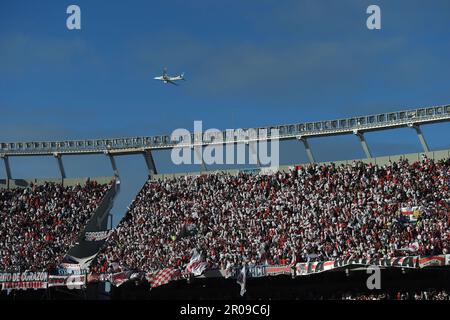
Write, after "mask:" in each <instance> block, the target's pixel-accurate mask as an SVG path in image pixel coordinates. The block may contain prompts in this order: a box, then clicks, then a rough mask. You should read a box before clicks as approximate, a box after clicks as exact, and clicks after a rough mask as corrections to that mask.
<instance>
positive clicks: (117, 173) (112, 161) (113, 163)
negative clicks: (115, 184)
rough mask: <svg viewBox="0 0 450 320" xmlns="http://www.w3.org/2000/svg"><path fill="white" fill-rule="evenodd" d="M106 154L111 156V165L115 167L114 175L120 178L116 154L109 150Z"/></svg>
mask: <svg viewBox="0 0 450 320" xmlns="http://www.w3.org/2000/svg"><path fill="white" fill-rule="evenodd" d="M105 154H106V155H107V156H108V157H109V161H111V167H112V169H113V172H114V176H115V177H116V178H119V170H118V169H117V165H116V159H114V156H113V155H112V154H111V153H109V152H105Z"/></svg>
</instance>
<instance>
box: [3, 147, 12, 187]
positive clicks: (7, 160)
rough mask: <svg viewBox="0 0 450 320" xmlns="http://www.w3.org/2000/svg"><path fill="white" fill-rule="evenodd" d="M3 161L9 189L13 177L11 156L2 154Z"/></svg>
mask: <svg viewBox="0 0 450 320" xmlns="http://www.w3.org/2000/svg"><path fill="white" fill-rule="evenodd" d="M2 159H3V163H4V164H5V174H6V187H7V188H8V189H9V180H11V179H12V176H11V167H10V166H9V158H8V156H7V155H4V154H2Z"/></svg>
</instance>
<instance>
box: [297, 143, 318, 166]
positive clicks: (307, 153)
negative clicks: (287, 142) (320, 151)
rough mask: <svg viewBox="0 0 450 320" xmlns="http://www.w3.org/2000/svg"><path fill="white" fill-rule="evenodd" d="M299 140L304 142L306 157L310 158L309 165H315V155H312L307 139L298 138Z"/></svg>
mask: <svg viewBox="0 0 450 320" xmlns="http://www.w3.org/2000/svg"><path fill="white" fill-rule="evenodd" d="M297 139H298V140H299V141H301V142H303V145H304V146H305V150H306V155H307V156H308V160H309V163H315V162H316V160H315V159H314V155H313V153H312V150H311V147H310V145H309V142H308V140H307V139H306V137H298V138H297Z"/></svg>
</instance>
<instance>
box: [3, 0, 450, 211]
mask: <svg viewBox="0 0 450 320" xmlns="http://www.w3.org/2000/svg"><path fill="white" fill-rule="evenodd" d="M70 4H77V5H79V6H80V8H81V20H82V22H81V23H82V30H75V31H69V30H68V29H67V28H66V18H67V14H66V8H67V6H68V5H70ZM370 4H377V5H379V6H380V7H381V11H382V29H381V30H379V31H369V30H368V29H367V28H366V19H367V16H368V15H367V14H366V8H367V7H368V6H369V5H370ZM449 27H450V2H449V1H448V0H433V1H427V2H425V1H413V0H408V1H397V0H396V1H375V0H372V1H365V0H342V1H318V0H307V1H300V0H296V1H274V0H272V1H268V0H245V1H242V0H241V1H237V0H231V1H230V0H228V1H206V0H205V1H203V0H202V1H200V0H198V1H181V0H179V1H174V0H173V1H170V0H164V1H156V0H155V1H153V0H152V1H114V2H112V1H100V0H95V1H79V0H77V1H70V2H69V1H61V0H58V1H23V0H15V1H10V0H0V121H1V126H0V137H1V138H0V140H1V141H15V140H55V139H56V140H58V139H69V138H70V139H76V138H96V137H120V136H134V135H152V134H166V133H171V132H172V130H173V129H175V128H180V127H182V128H188V129H192V128H193V121H194V120H202V121H203V122H204V127H205V128H219V129H226V128H237V127H252V126H262V125H269V124H277V123H295V122H304V121H311V120H324V119H333V118H339V117H347V116H353V115H365V114H370V113H378V112H383V111H391V110H398V109H403V108H414V107H421V106H429V105H438V104H447V103H450V90H449V82H450V81H449V77H448V75H449V74H450V59H448V57H449V56H450V28H449ZM163 67H168V68H169V71H170V72H172V73H179V72H183V71H184V72H186V78H187V79H188V81H186V82H185V83H182V85H181V86H178V87H174V86H167V85H166V86H165V85H163V84H161V83H158V82H156V81H154V80H152V78H153V77H154V76H156V75H158V74H159V73H161V70H162V68H163ZM449 129H450V124H448V123H445V124H439V125H434V126H426V127H424V128H423V131H424V134H425V135H426V138H427V139H428V142H429V144H430V146H431V148H432V149H435V150H437V149H443V148H448V147H449V146H450V143H449V142H448V139H447V138H446V137H448V134H449ZM367 141H368V142H369V144H370V147H371V149H372V152H373V154H374V155H384V154H398V153H403V152H416V151H420V150H421V149H420V144H419V142H418V139H417V137H416V136H415V134H414V132H413V131H412V130H410V129H400V130H395V131H389V132H385V133H371V134H368V135H367ZM311 145H312V147H313V148H314V151H315V155H316V158H317V160H320V161H325V160H337V159H343V158H360V157H363V152H362V150H361V148H360V146H359V144H358V142H357V140H356V138H355V137H353V136H343V137H338V138H327V139H313V140H312V141H311ZM155 158H156V161H157V165H158V168H159V169H160V170H161V171H185V170H190V169H195V168H186V167H185V168H179V167H174V166H173V165H170V163H169V155H168V154H167V153H159V154H156V155H155ZM281 158H282V163H294V162H305V161H306V155H305V153H304V149H303V146H301V145H300V144H297V143H295V142H288V143H285V144H283V145H282V146H281ZM117 162H118V166H119V170H120V172H121V175H122V182H123V187H122V192H121V195H120V197H119V198H118V205H117V206H116V207H115V208H114V210H116V212H115V213H116V214H117V216H118V217H119V216H121V214H122V213H123V208H124V207H125V205H126V204H128V203H129V202H130V201H131V199H132V197H133V195H134V194H135V193H136V192H137V190H138V189H139V188H140V186H141V185H142V183H143V182H144V181H145V174H146V172H145V165H144V162H143V160H142V159H141V158H140V157H123V158H120V159H117ZM11 164H12V170H13V174H14V176H15V177H22V178H23V177H49V176H57V175H58V171H57V167H56V165H55V160H54V159H52V158H35V159H12V160H11ZM65 164H66V171H67V173H68V174H69V175H70V176H87V175H91V176H96V175H109V174H110V173H111V170H110V167H109V162H108V160H107V159H105V157H101V156H92V157H86V158H82V157H70V158H67V159H65ZM3 176H4V173H3V170H1V171H0V177H3Z"/></svg>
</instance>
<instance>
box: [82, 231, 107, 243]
mask: <svg viewBox="0 0 450 320" xmlns="http://www.w3.org/2000/svg"><path fill="white" fill-rule="evenodd" d="M110 233H111V231H110V230H106V231H98V232H86V233H85V235H84V240H85V241H102V240H106V239H107V238H108V237H109V234H110Z"/></svg>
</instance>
